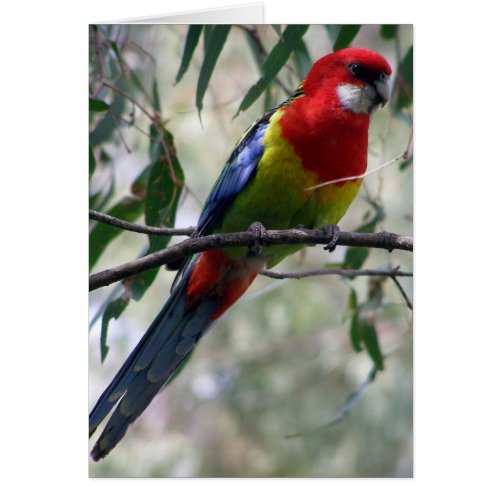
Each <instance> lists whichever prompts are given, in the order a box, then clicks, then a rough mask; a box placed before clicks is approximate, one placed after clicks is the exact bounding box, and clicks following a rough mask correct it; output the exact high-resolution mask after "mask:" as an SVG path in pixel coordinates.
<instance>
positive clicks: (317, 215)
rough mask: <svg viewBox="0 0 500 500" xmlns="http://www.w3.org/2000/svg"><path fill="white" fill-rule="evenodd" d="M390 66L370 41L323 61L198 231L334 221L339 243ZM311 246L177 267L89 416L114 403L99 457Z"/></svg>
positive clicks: (246, 151)
mask: <svg viewBox="0 0 500 500" xmlns="http://www.w3.org/2000/svg"><path fill="white" fill-rule="evenodd" d="M391 72H392V70H391V66H390V64H389V63H388V61H387V60H386V59H385V58H384V57H383V56H382V55H380V54H378V53H376V52H373V51H371V50H368V49H365V48H345V49H340V50H336V51H334V52H330V53H328V54H327V55H325V56H323V57H321V58H320V59H318V60H317V61H316V62H315V63H314V64H313V65H312V67H311V69H310V71H309V73H308V74H307V75H306V77H305V78H304V79H303V81H302V82H301V83H300V84H299V86H298V87H297V90H296V91H295V92H294V93H293V94H292V95H291V96H290V97H289V98H288V99H287V100H285V101H284V102H283V103H281V104H280V105H278V106H276V107H275V108H273V109H271V110H270V111H268V112H267V113H265V114H264V115H263V116H262V117H261V118H259V119H258V120H256V121H255V122H254V123H253V124H252V125H251V126H250V127H249V128H248V129H247V130H246V132H245V133H244V134H243V135H242V137H241V138H240V140H239V141H238V142H237V144H236V145H235V147H234V150H233V151H232V153H231V154H230V156H229V159H228V160H227V162H226V164H225V166H224V168H223V170H222V172H221V174H220V176H219V178H218V179H217V181H216V183H215V185H214V186H213V188H212V190H211V192H210V194H209V196H208V198H207V200H206V202H205V204H204V207H203V209H202V211H201V215H200V217H199V220H198V224H197V229H196V231H195V234H194V235H193V236H194V237H196V236H205V235H209V234H216V233H231V232H237V231H246V230H251V231H252V234H254V235H255V238H256V241H257V242H258V241H259V238H262V237H263V235H265V231H266V230H267V229H292V228H297V227H306V228H311V229H312V228H324V230H325V231H327V232H328V234H329V236H330V235H331V241H330V243H329V244H328V245H327V246H326V247H325V248H327V249H328V250H330V251H333V249H334V248H335V242H336V237H338V232H339V229H338V226H337V223H338V222H339V221H340V219H341V218H342V217H343V215H344V214H345V213H346V211H347V209H348V207H349V205H350V204H351V202H352V201H353V199H354V198H355V196H356V194H357V193H358V191H359V189H360V186H361V182H362V179H361V177H362V176H363V174H364V173H365V171H366V168H367V156H368V132H369V124H370V118H371V116H372V114H373V112H374V111H375V110H376V109H377V108H378V107H379V106H383V105H384V104H386V103H387V101H388V100H389V95H390V85H389V83H390V75H391ZM345 178H350V179H348V180H341V181H340V182H336V183H330V184H326V185H323V184H324V183H328V181H335V180H340V179H345ZM319 184H321V185H322V186H321V187H319V188H317V189H308V188H311V187H315V186H317V185H319ZM303 246H304V245H299V244H293V245H271V246H267V247H266V246H264V245H258V244H257V245H254V246H251V247H250V246H249V247H245V248H241V247H238V248H225V249H211V250H206V251H203V252H201V253H200V254H198V255H195V256H193V257H190V258H188V259H186V260H185V261H184V262H182V263H181V264H180V265H178V266H177V269H178V273H177V276H176V278H175V280H174V285H173V286H172V290H171V293H170V297H169V298H168V300H167V301H166V303H165V305H164V306H163V308H162V309H161V311H160V312H159V314H158V315H157V316H156V318H155V319H154V321H153V322H152V324H151V325H150V327H149V328H148V329H147V331H146V333H145V334H144V336H143V337H142V339H141V340H140V341H139V343H138V344H137V346H136V347H135V348H134V349H133V351H132V352H131V354H130V355H129V357H128V358H127V359H126V361H125V363H124V364H123V366H122V367H121V368H120V370H119V371H118V373H117V374H116V376H115V377H114V378H113V380H112V381H111V383H110V384H109V386H108V387H107V388H106V389H105V391H104V392H103V393H102V395H101V396H100V398H99V399H98V401H97V403H96V404H95V406H94V408H93V409H92V411H91V413H90V416H89V434H90V436H92V434H93V433H94V431H95V430H96V429H97V427H98V426H99V425H100V424H101V423H102V421H103V420H104V419H105V418H106V416H107V415H108V413H110V412H111V411H112V410H113V409H114V412H113V413H112V415H111V417H110V418H109V420H108V422H107V423H106V425H105V427H104V430H103V431H102V433H101V435H100V437H99V438H98V440H97V441H96V443H95V445H94V447H93V449H92V451H91V458H92V459H93V460H94V461H98V460H100V459H102V458H104V457H106V455H107V454H108V453H109V452H110V451H111V450H112V449H113V448H114V447H115V446H116V445H117V444H118V443H119V442H120V441H121V439H122V438H123V437H124V435H125V433H126V431H127V429H128V427H129V426H130V425H131V424H132V423H133V422H134V421H135V420H136V419H137V418H138V417H139V416H140V415H141V414H142V413H143V412H144V411H145V409H146V408H147V407H148V405H149V404H150V403H151V401H152V400H153V398H154V397H155V396H156V395H157V394H158V393H159V391H160V390H161V389H162V388H163V387H164V386H165V385H166V384H168V383H169V381H170V380H171V379H172V378H173V377H174V376H175V375H176V374H177V373H178V371H179V370H180V368H182V366H183V364H184V363H185V362H186V361H187V359H188V358H189V357H190V355H191V354H192V352H193V349H194V348H195V346H196V345H197V343H198V342H199V340H200V339H201V338H202V337H203V336H204V335H205V334H206V333H207V331H208V330H209V329H210V327H211V326H212V325H213V323H214V322H216V321H217V320H218V319H219V318H220V317H221V316H222V315H223V314H224V312H225V311H226V310H227V309H228V308H229V307H231V306H232V305H233V304H234V303H235V302H236V301H237V300H238V299H239V298H240V297H241V296H242V295H243V293H244V292H245V291H246V290H247V289H248V287H249V286H250V285H251V284H252V282H253V281H254V279H255V278H256V276H257V275H258V274H259V273H260V272H261V271H262V270H263V269H266V268H272V267H273V266H275V265H276V264H278V263H279V262H280V261H282V260H283V259H284V258H285V257H286V256H287V255H290V254H292V253H294V252H297V251H298V250H300V249H301V248H303Z"/></svg>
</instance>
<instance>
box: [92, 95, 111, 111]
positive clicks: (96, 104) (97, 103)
mask: <svg viewBox="0 0 500 500" xmlns="http://www.w3.org/2000/svg"><path fill="white" fill-rule="evenodd" d="M108 109H109V104H108V103H107V102H104V101H101V100H99V99H93V98H92V97H89V111H95V112H98V113H102V112H103V111H107V110H108Z"/></svg>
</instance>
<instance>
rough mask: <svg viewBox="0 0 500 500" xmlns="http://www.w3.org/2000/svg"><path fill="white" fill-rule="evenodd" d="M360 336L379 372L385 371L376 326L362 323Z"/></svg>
mask: <svg viewBox="0 0 500 500" xmlns="http://www.w3.org/2000/svg"><path fill="white" fill-rule="evenodd" d="M360 335H361V338H362V341H363V344H364V345H365V347H366V350H367V351H368V354H369V355H370V358H371V359H372V361H373V363H374V364H375V366H376V367H377V370H383V369H384V357H383V356H382V351H381V350H380V345H379V342H378V336H377V330H376V328H375V325H374V324H373V323H372V322H370V321H363V322H361V328H360Z"/></svg>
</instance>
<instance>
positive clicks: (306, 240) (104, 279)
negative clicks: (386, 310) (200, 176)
mask: <svg viewBox="0 0 500 500" xmlns="http://www.w3.org/2000/svg"><path fill="white" fill-rule="evenodd" d="M186 231H187V230H186ZM330 239H331V236H330V235H329V234H328V233H326V232H325V231H323V230H321V229H288V230H281V231H267V232H266V233H265V235H263V237H262V238H259V241H258V243H259V244H262V245H266V246H267V245H283V244H288V245H290V244H305V245H317V244H327V243H329V241H330ZM255 243H256V239H255V236H254V235H253V234H252V232H251V231H244V232H238V233H224V234H212V235H209V236H202V237H196V238H189V239H187V240H184V241H182V242H181V243H178V244H176V245H172V246H170V247H168V248H165V249H164V250H160V251H159V252H155V253H152V254H149V255H146V256H145V257H141V258H139V259H137V260H135V261H132V262H127V263H125V264H122V265H120V266H117V267H114V268H111V269H107V270H105V271H102V272H100V273H96V274H93V275H92V276H90V278H89V289H90V291H92V290H95V289H97V288H101V287H103V286H107V285H110V284H111V283H115V282H117V281H121V280H123V279H126V278H130V277H131V276H135V275H136V274H139V273H141V272H143V271H147V270H148V269H153V268H156V267H159V266H162V265H164V264H167V263H169V262H173V261H179V260H182V259H184V258H185V257H188V256H190V255H194V254H196V253H199V252H203V251H204V250H211V249H215V248H228V247H246V246H253V245H254V244H255ZM337 244H338V245H342V246H362V247H371V248H383V249H385V250H388V251H389V252H390V251H392V250H406V251H410V252H411V251H413V238H412V237H411V236H402V235H398V234H394V233H387V232H380V233H351V232H340V234H339V238H338V242H337Z"/></svg>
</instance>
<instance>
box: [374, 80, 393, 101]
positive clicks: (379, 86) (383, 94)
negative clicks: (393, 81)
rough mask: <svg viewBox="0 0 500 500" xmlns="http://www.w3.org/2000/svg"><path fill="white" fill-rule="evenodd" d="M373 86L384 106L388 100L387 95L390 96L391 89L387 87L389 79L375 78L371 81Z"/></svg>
mask: <svg viewBox="0 0 500 500" xmlns="http://www.w3.org/2000/svg"><path fill="white" fill-rule="evenodd" d="M373 86H374V87H375V91H376V92H377V95H378V96H379V98H380V101H381V104H382V107H384V106H385V104H386V103H387V101H388V100H389V97H390V96H391V91H390V89H389V81H388V80H387V79H386V80H380V79H379V80H375V81H374V82H373Z"/></svg>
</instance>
